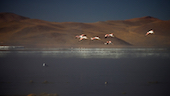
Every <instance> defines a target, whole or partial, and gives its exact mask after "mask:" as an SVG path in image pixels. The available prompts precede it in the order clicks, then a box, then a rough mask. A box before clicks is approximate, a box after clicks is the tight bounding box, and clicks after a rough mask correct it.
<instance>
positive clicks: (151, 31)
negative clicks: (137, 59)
mask: <svg viewBox="0 0 170 96" xmlns="http://www.w3.org/2000/svg"><path fill="white" fill-rule="evenodd" d="M149 34H154V31H153V30H150V31H148V32H147V33H146V34H145V35H146V36H147V35H149Z"/></svg>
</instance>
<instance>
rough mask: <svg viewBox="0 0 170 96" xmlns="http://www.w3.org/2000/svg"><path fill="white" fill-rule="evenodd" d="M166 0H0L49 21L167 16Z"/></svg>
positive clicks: (169, 0)
mask: <svg viewBox="0 0 170 96" xmlns="http://www.w3.org/2000/svg"><path fill="white" fill-rule="evenodd" d="M169 4H170V0H0V13H2V12H11V13H15V14H18V15H21V16H25V17H29V18H31V19H41V20H45V21H50V22H84V23H91V22H98V21H107V20H126V19H132V18H139V17H144V16H152V17H155V18H158V19H161V20H170V6H169Z"/></svg>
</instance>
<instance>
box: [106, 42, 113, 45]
mask: <svg viewBox="0 0 170 96" xmlns="http://www.w3.org/2000/svg"><path fill="white" fill-rule="evenodd" d="M104 44H105V45H106V44H107V45H108V44H112V41H106V43H104Z"/></svg>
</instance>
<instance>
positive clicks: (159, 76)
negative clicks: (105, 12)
mask: <svg viewBox="0 0 170 96" xmlns="http://www.w3.org/2000/svg"><path fill="white" fill-rule="evenodd" d="M169 62H170V52H169V49H167V48H68V49H41V50H37V49H36V50H35V49H32V50H30V49H29V50H12V51H11V50H5V51H4V50H3V51H0V64H1V67H0V77H1V79H0V89H1V92H0V95H27V94H30V93H35V94H40V93H44V92H46V93H57V94H59V95H60V96H124V95H126V96H163V95H164V96H165V95H170V93H169V89H170V87H169V86H170V82H169V81H170V78H169V76H170V72H169V69H170V65H169ZM43 63H46V65H47V66H45V67H43V66H42V64H43ZM44 81H47V82H46V83H44ZM105 82H108V84H105Z"/></svg>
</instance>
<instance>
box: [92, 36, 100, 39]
mask: <svg viewBox="0 0 170 96" xmlns="http://www.w3.org/2000/svg"><path fill="white" fill-rule="evenodd" d="M91 40H101V39H100V37H99V36H96V37H91Z"/></svg>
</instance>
